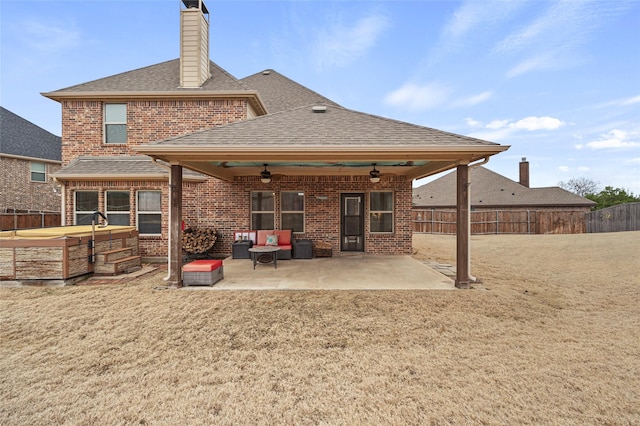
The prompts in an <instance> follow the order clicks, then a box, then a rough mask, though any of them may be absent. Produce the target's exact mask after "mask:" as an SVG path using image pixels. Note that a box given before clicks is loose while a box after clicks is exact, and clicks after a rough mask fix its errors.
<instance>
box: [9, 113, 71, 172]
mask: <svg viewBox="0 0 640 426" xmlns="http://www.w3.org/2000/svg"><path fill="white" fill-rule="evenodd" d="M0 141H2V142H1V143H0V153H2V154H7V155H15V156H21V157H29V158H40V159H43V160H51V161H61V160H62V139H61V138H60V137H59V136H56V135H54V134H52V133H49V132H48V131H46V130H44V129H43V128H41V127H39V126H36V125H35V124H33V123H31V122H30V121H27V120H25V119H24V118H22V117H20V116H18V115H16V114H14V113H12V112H11V111H9V110H8V109H6V108H3V107H0Z"/></svg>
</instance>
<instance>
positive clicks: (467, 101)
mask: <svg viewBox="0 0 640 426" xmlns="http://www.w3.org/2000/svg"><path fill="white" fill-rule="evenodd" d="M491 96H493V92H491V91H485V92H482V93H478V94H477V95H473V96H468V97H466V98H460V99H457V100H456V101H455V102H453V105H452V106H454V107H466V106H474V105H478V104H479V103H482V102H484V101H486V100H488V99H490V98H491Z"/></svg>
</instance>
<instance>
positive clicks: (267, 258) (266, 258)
mask: <svg viewBox="0 0 640 426" xmlns="http://www.w3.org/2000/svg"><path fill="white" fill-rule="evenodd" d="M279 250H280V247H277V246H260V247H251V248H250V249H249V253H251V261H252V262H253V269H256V263H258V262H260V263H271V262H273V266H274V267H275V268H276V269H278V251H279Z"/></svg>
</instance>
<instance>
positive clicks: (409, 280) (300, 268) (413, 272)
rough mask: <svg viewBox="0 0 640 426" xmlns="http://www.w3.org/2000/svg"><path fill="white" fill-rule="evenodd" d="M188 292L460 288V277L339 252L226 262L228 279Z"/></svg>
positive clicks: (409, 261) (399, 259) (403, 260)
mask: <svg viewBox="0 0 640 426" xmlns="http://www.w3.org/2000/svg"><path fill="white" fill-rule="evenodd" d="M184 289H188V290H196V289H210V290H455V285H454V280H452V279H451V278H449V277H447V276H445V275H444V274H442V273H440V272H437V271H435V270H434V269H432V268H430V267H429V266H427V265H425V264H424V263H422V262H420V261H418V260H416V259H414V258H412V257H411V256H364V255H358V256H339V257H326V258H314V259H292V260H280V261H278V268H277V269H276V268H274V265H273V264H258V265H257V266H256V269H255V270H254V269H253V264H252V262H251V260H249V259H231V258H227V259H225V260H224V279H222V280H221V281H219V282H218V283H216V284H215V285H213V286H211V287H208V286H189V287H184Z"/></svg>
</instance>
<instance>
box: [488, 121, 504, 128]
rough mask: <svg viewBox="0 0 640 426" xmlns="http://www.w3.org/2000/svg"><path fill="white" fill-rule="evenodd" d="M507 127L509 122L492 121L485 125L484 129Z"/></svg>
mask: <svg viewBox="0 0 640 426" xmlns="http://www.w3.org/2000/svg"><path fill="white" fill-rule="evenodd" d="M508 125H509V120H493V121H491V122H490V123H489V124H487V125H486V126H485V127H486V128H487V129H502V128H504V127H507V126H508Z"/></svg>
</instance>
